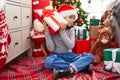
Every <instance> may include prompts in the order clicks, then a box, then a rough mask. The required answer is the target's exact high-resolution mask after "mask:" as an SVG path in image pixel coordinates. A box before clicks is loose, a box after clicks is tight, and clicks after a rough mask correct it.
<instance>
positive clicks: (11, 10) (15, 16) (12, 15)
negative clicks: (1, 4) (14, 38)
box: [5, 4, 21, 29]
mask: <svg viewBox="0 0 120 80" xmlns="http://www.w3.org/2000/svg"><path fill="white" fill-rule="evenodd" d="M5 11H6V17H7V21H8V26H9V29H13V28H18V27H20V26H21V12H20V6H17V5H11V4H6V6H5Z"/></svg>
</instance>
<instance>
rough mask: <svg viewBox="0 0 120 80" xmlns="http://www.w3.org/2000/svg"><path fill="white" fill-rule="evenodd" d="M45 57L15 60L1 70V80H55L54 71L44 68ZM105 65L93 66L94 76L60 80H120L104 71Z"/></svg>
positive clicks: (77, 75) (79, 76)
mask: <svg viewBox="0 0 120 80" xmlns="http://www.w3.org/2000/svg"><path fill="white" fill-rule="evenodd" d="M44 60H45V57H35V58H34V57H29V58H28V57H24V58H21V59H15V60H13V61H11V62H10V63H8V64H7V65H6V67H5V68H3V69H1V70H0V80H53V78H52V70H47V69H45V68H44V65H43V64H44ZM103 66H104V64H103V63H100V64H99V65H97V66H93V74H92V75H89V74H85V73H78V74H76V75H74V76H70V77H65V78H59V79H58V80H120V74H117V73H110V72H106V71H104V69H103V68H104V67H103Z"/></svg>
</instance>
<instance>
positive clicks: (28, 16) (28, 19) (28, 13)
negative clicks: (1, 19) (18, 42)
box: [21, 7, 32, 26]
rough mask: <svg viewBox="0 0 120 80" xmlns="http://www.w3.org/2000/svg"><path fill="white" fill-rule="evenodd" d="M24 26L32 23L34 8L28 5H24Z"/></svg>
mask: <svg viewBox="0 0 120 80" xmlns="http://www.w3.org/2000/svg"><path fill="white" fill-rule="evenodd" d="M21 9H22V26H28V25H32V10H31V8H28V7H22V8H21Z"/></svg>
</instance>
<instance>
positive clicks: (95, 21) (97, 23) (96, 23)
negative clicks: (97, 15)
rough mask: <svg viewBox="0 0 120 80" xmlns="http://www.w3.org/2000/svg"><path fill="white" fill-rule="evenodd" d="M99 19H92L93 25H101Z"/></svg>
mask: <svg viewBox="0 0 120 80" xmlns="http://www.w3.org/2000/svg"><path fill="white" fill-rule="evenodd" d="M99 22H100V20H99V19H90V24H91V26H99Z"/></svg>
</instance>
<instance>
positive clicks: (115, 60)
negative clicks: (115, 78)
mask: <svg viewBox="0 0 120 80" xmlns="http://www.w3.org/2000/svg"><path fill="white" fill-rule="evenodd" d="M104 70H106V71H110V72H117V73H120V48H109V49H105V50H104Z"/></svg>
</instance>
